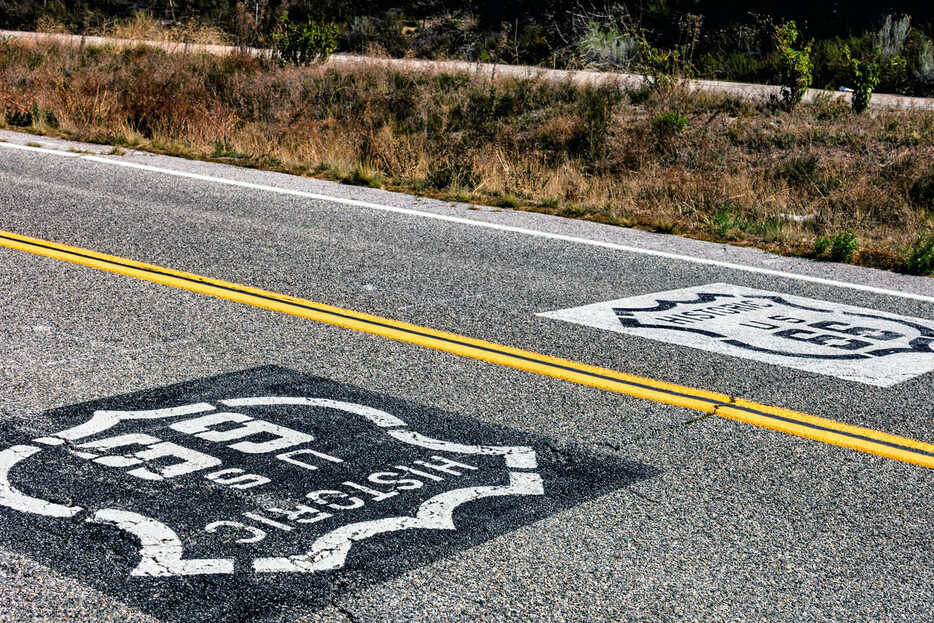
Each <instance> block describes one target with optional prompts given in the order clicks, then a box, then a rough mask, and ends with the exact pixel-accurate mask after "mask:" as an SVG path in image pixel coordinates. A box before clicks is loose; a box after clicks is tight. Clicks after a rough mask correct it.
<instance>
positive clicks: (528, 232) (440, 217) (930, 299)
mask: <svg viewBox="0 0 934 623" xmlns="http://www.w3.org/2000/svg"><path fill="white" fill-rule="evenodd" d="M0 147H10V148H13V149H23V150H27V151H36V152H42V153H46V154H52V155H56V156H68V157H77V158H80V159H81V160H90V161H92V162H98V163H103V164H109V165H113V166H118V167H125V168H128V169H138V170H140V171H149V172H152V173H162V174H165V175H174V176H176V177H183V178H187V179H192V180H199V181H202V182H212V183H215V184H226V185H228V186H239V187H241V188H249V189H252V190H261V191H266V192H271V193H278V194H280V195H290V196H293V197H302V198H305V199H315V200H318V201H327V202H331V203H340V204H343V205H347V206H353V207H357V208H367V209H370V210H382V211H384V212H394V213H396V214H406V215H409V216H418V217H422V218H429V219H434V220H436V221H445V222H448V223H458V224H460V225H470V226H472V227H483V228H486V229H495V230H498V231H504V232H510V233H514V234H522V235H525V236H533V237H536V238H547V239H550V240H560V241H562V242H571V243H574V244H583V245H588V246H591V247H600V248H603V249H612V250H614V251H623V252H625V253H634V254H637V255H648V256H652V257H660V258H665V259H669V260H677V261H681V262H691V263H694V264H702V265H705V266H716V267H718V268H728V269H731V270H737V271H742V272H747V273H756V274H759V275H769V276H772V277H783V278H785V279H794V280H797V281H806V282H809V283H818V284H821V285H827V286H837V287H841V288H849V289H851V290H859V291H861V292H871V293H873V294H883V295H887V296H895V297H899V298H904V299H913V300H917V301H924V302H926V303H934V296H925V295H923V294H914V293H912V292H899V291H897V290H887V289H885V288H877V287H875V286H867V285H863V284H859V283H852V282H848V281H835V280H833V279H825V278H823V277H812V276H810V275H799V274H796V273H786V272H782V271H780V270H772V269H769V268H758V267H755V266H746V265H744V264H733V263H730V262H722V261H719V260H710V259H706V258H700V257H692V256H690V255H679V254H677V253H667V252H665V251H655V250H652V249H640V248H638V247H630V246H626V245H622V244H616V243H613V242H602V241H599V240H588V239H587V238H577V237H575V236H565V235H563V234H553V233H550V232H544V231H537V230H534V229H525V228H523V227H513V226H511V225H500V224H498V223H486V222H483V221H474V220H471V219H467V218H462V217H459V216H448V215H445V214H432V213H431V212H422V211H420V210H412V209H410V208H400V207H396V206H389V205H384V204H380V203H370V202H369V201H360V200H357V199H345V198H342V197H332V196H330V195H321V194H318V193H311V192H306V191H302V190H290V189H287V188H280V187H278V186H268V185H266V184H254V183H253V182H243V181H240V180H232V179H228V178H223V177H214V176H211V175H202V174H200V173H189V172H187V171H176V170H173V169H164V168H161V167H154V166H151V165H147V164H137V163H135V162H125V161H120V160H115V159H110V158H101V157H100V156H89V155H86V154H81V153H74V152H64V151H59V150H55V149H47V148H44V147H30V146H27V145H17V144H14V143H7V142H3V141H0Z"/></svg>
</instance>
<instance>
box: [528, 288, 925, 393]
mask: <svg viewBox="0 0 934 623" xmlns="http://www.w3.org/2000/svg"><path fill="white" fill-rule="evenodd" d="M538 315H539V316H544V317H546V318H553V319H556V320H564V321H567V322H573V323H576V324H582V325H586V326H590V327H596V328H599V329H605V330H608V331H614V332H617V333H625V334H628V335H637V336H640V337H645V338H649V339H653V340H658V341H662V342H668V343H671V344H680V345H682V346H690V347H692V348H697V349H701V350H706V351H709V352H714V353H720V354H725V355H732V356H734V357H743V358H746V359H754V360H756V361H762V362H765V363H770V364H774V365H780V366H786V367H789V368H795V369H798V370H804V371H807V372H815V373H818V374H825V375H829V376H835V377H837V378H841V379H845V380H849V381H857V382H859V383H866V384H868V385H876V386H879V387H890V386H892V385H895V384H896V383H901V382H902V381H905V380H908V379H911V378H914V377H916V376H920V375H922V374H925V373H927V372H930V371H932V370H934V322H932V321H929V320H924V319H922V318H912V317H907V316H897V315H894V314H884V313H881V312H878V311H875V310H872V309H866V308H863V307H853V306H851V305H841V304H839V303H828V302H826V301H818V300H815V299H809V298H803V297H799V296H792V295H786V294H780V293H777V292H769V291H766V290H756V289H754V288H746V287H743V286H736V285H731V284H724V283H714V284H709V285H703V286H693V287H690V288H683V289H680V290H671V291H668V292H659V293H656V294H646V295H643V296H634V297H629V298H624V299H617V300H615V301H606V302H604V303H595V304H592V305H584V306H582V307H574V308H571V309H563V310H559V311H553V312H546V313H542V314H538Z"/></svg>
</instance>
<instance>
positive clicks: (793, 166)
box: [775, 154, 820, 184]
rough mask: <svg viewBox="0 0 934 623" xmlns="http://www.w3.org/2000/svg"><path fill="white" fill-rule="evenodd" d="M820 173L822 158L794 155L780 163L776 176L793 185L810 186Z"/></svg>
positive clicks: (811, 155)
mask: <svg viewBox="0 0 934 623" xmlns="http://www.w3.org/2000/svg"><path fill="white" fill-rule="evenodd" d="M819 172H820V157H818V156H817V155H816V154H802V155H793V156H790V157H789V158H787V159H786V160H784V161H782V162H781V163H779V164H778V165H777V166H776V168H775V176H776V177H777V178H779V179H786V180H788V181H789V182H791V183H792V184H808V183H812V182H813V181H814V180H815V179H817V176H818V173H819Z"/></svg>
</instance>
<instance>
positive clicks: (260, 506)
mask: <svg viewBox="0 0 934 623" xmlns="http://www.w3.org/2000/svg"><path fill="white" fill-rule="evenodd" d="M0 139H2V141H3V142H0V292H2V297H0V620H2V621H61V620H75V621H121V622H130V621H186V622H187V621H215V620H216V621H222V620H223V621H248V620H249V621H254V620H255V621H319V620H321V621H439V622H440V621H445V622H447V621H621V620H625V621H779V620H782V621H922V620H927V619H928V618H929V616H930V612H931V611H932V610H934V574H932V569H934V542H932V537H934V505H932V504H931V500H930V496H931V494H932V491H934V488H932V485H934V470H932V467H934V446H931V445H928V443H927V442H934V383H932V380H934V282H932V280H930V279H925V278H916V277H908V276H904V275H894V274H890V273H885V272H881V271H875V270H870V269H862V268H857V267H852V266H842V265H832V264H825V263H815V262H810V261H807V260H800V259H789V258H780V257H775V256H771V255H768V254H765V253H763V252H760V251H755V250H750V249H738V248H729V247H722V246H719V245H713V244H708V243H701V242H696V241H688V240H681V239H676V238H670V237H664V236H659V235H654V234H648V233H644V232H637V231H630V230H623V229H617V228H612V227H608V226H604V225H599V224H594V223H586V222H574V221H565V220H561V219H557V218H552V217H547V216H543V215H536V214H530V213H521V212H512V211H502V210H498V209H491V208H485V207H484V208H477V207H476V206H469V205H460V204H449V203H444V202H438V201H432V200H426V199H413V198H411V197H407V196H404V195H398V194H393V193H388V192H385V191H378V190H373V189H364V188H356V187H348V186H341V185H336V184H331V183H326V182H321V181H317V180H310V179H303V178H294V177H289V176H285V175H279V174H272V173H263V172H259V171H254V170H248V169H239V168H234V167H229V166H224V165H219V164H209V163H200V162H190V161H184V160H178V159H173V158H168V157H162V156H154V155H150V154H141V153H135V152H130V153H128V154H126V155H122V156H113V155H107V151H108V149H107V148H102V147H95V146H91V145H77V144H73V143H66V142H63V141H57V140H52V139H45V138H42V139H35V138H33V137H29V136H26V135H21V134H14V133H10V132H0ZM34 140H37V141H38V142H39V143H41V147H37V146H36V145H35V144H32V146H27V145H26V143H27V142H29V141H34Z"/></svg>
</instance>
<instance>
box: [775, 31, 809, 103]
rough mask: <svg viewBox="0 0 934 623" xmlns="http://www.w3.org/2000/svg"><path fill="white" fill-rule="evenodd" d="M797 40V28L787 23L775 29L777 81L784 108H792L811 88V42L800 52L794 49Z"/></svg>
mask: <svg viewBox="0 0 934 623" xmlns="http://www.w3.org/2000/svg"><path fill="white" fill-rule="evenodd" d="M797 40H798V26H797V24H795V22H794V21H793V20H792V21H787V22H784V23H783V24H781V25H780V26H776V27H775V48H776V50H777V51H778V70H779V80H780V83H781V85H782V90H781V94H782V103H783V104H784V105H785V107H786V108H788V109H791V108H794V107H795V106H796V105H797V104H798V103H799V102H800V101H801V98H803V97H804V94H805V93H807V90H808V88H809V87H810V86H811V72H812V70H813V69H814V64H813V62H812V61H811V42H810V41H808V42H807V43H806V44H804V47H802V48H801V49H800V50H796V49H795V48H794V45H795V42H796V41H797Z"/></svg>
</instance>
